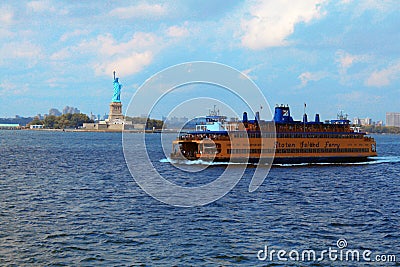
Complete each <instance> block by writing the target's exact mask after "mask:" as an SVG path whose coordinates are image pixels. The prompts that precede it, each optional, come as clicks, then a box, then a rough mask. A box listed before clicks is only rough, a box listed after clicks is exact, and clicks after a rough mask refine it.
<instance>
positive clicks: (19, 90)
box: [0, 81, 28, 96]
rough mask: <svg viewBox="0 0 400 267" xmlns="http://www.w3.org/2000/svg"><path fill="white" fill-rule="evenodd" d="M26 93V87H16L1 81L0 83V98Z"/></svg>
mask: <svg viewBox="0 0 400 267" xmlns="http://www.w3.org/2000/svg"><path fill="white" fill-rule="evenodd" d="M27 91H28V86H27V85H26V84H24V85H17V84H15V83H13V82H10V81H2V82H1V83H0V96H10V95H23V94H24V93H26V92H27Z"/></svg>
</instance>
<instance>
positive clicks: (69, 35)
mask: <svg viewBox="0 0 400 267" xmlns="http://www.w3.org/2000/svg"><path fill="white" fill-rule="evenodd" d="M88 33H89V31H88V30H80V29H77V30H74V31H72V32H66V33H64V34H63V35H62V36H61V38H60V41H61V42H65V41H67V40H68V39H70V38H73V37H77V36H81V35H87V34H88Z"/></svg>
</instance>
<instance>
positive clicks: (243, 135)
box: [233, 132, 363, 139]
mask: <svg viewBox="0 0 400 267" xmlns="http://www.w3.org/2000/svg"><path fill="white" fill-rule="evenodd" d="M233 136H234V137H236V138H261V137H262V138H274V137H276V138H337V139H362V138H363V135H361V134H327V133H276V134H275V133H245V132H243V133H234V134H233Z"/></svg>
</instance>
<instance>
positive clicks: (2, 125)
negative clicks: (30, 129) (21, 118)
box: [0, 123, 21, 130]
mask: <svg viewBox="0 0 400 267" xmlns="http://www.w3.org/2000/svg"><path fill="white" fill-rule="evenodd" d="M20 128H21V126H20V125H19V124H17V123H0V129H5V130H17V129H20Z"/></svg>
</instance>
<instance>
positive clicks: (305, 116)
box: [303, 113, 307, 123]
mask: <svg viewBox="0 0 400 267" xmlns="http://www.w3.org/2000/svg"><path fill="white" fill-rule="evenodd" d="M303 122H304V123H306V122H307V114H305V113H304V115H303Z"/></svg>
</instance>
